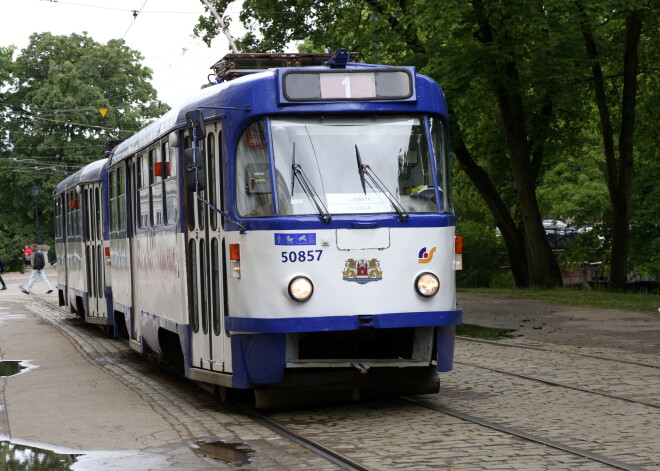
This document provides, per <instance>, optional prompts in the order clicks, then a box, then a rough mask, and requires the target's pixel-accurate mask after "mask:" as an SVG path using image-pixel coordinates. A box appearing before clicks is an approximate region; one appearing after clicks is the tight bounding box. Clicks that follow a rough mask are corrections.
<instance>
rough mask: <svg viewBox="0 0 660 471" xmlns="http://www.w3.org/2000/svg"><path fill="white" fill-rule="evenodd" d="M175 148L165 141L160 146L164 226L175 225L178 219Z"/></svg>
mask: <svg viewBox="0 0 660 471" xmlns="http://www.w3.org/2000/svg"><path fill="white" fill-rule="evenodd" d="M176 153H177V148H176V147H170V146H169V145H168V143H167V141H164V142H163V143H162V144H161V155H162V159H163V170H162V178H163V180H164V181H165V188H164V192H165V194H164V199H165V208H164V215H163V220H164V221H165V224H167V225H168V226H169V225H172V224H176V223H177V221H178V219H179V217H178V216H179V203H178V199H177V185H176Z"/></svg>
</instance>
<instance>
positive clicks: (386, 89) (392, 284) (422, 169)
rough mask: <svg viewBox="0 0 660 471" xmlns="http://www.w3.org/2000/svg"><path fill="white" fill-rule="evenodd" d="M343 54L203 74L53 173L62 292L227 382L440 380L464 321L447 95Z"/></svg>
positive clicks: (189, 369)
mask: <svg viewBox="0 0 660 471" xmlns="http://www.w3.org/2000/svg"><path fill="white" fill-rule="evenodd" d="M259 56H261V55H250V56H249V57H252V58H254V57H259ZM289 56H290V55H289ZM346 59H347V54H344V53H341V52H340V53H338V54H337V55H336V56H334V57H333V59H332V60H331V61H330V62H329V63H328V64H327V65H321V66H310V67H281V68H272V69H268V70H264V71H256V72H254V73H251V74H249V75H244V76H242V77H239V78H236V79H234V80H230V81H224V82H222V83H219V84H217V85H214V86H211V87H208V88H206V89H203V90H202V91H200V93H199V94H198V95H197V96H195V97H194V98H193V99H191V100H189V101H188V102H186V103H184V104H183V105H181V106H180V107H178V108H176V109H173V110H171V111H170V112H168V113H167V114H165V115H164V116H163V117H161V118H160V119H158V120H156V121H155V122H153V123H152V124H151V125H149V126H147V127H146V128H144V129H143V130H142V131H140V132H138V133H137V134H135V135H134V136H133V137H131V138H129V139H127V140H126V141H124V142H122V143H121V144H119V145H118V146H117V147H116V148H115V149H114V150H113V152H112V153H111V155H110V157H109V158H108V159H106V160H104V161H100V162H97V163H94V164H91V165H90V166H89V168H86V169H83V170H82V171H81V172H79V175H78V176H72V177H69V179H67V180H65V181H64V182H62V184H60V186H58V189H57V190H56V192H55V201H56V226H57V227H56V236H57V244H56V245H57V247H56V248H57V251H58V287H59V291H60V301H61V303H62V304H66V305H70V306H71V307H72V310H75V311H77V312H78V313H79V314H81V316H83V317H84V319H85V320H87V321H91V322H96V323H101V324H105V325H108V326H110V327H112V328H113V329H114V332H115V333H116V335H118V336H121V337H124V338H125V339H126V340H128V342H129V343H130V345H131V347H132V348H133V349H135V350H137V351H139V352H142V353H148V352H153V353H156V354H159V355H160V356H161V357H162V359H163V361H165V362H166V363H169V364H170V365H172V366H173V367H174V369H175V370H177V371H179V372H180V373H182V374H184V375H185V376H187V377H189V378H191V379H194V380H197V381H201V382H205V383H210V384H214V385H217V386H219V387H220V390H221V391H222V392H228V391H232V390H241V389H243V390H255V391H257V392H258V393H259V394H262V393H276V392H285V393H288V392H290V391H294V390H309V389H316V390H319V391H321V390H322V391H333V393H334V394H338V393H339V392H340V391H341V392H345V393H347V394H349V395H350V396H352V397H356V396H360V395H363V394H371V393H374V392H376V393H377V392H387V393H409V394H414V393H428V392H434V391H437V390H438V388H439V381H438V371H448V370H450V369H451V368H452V362H453V352H454V335H455V326H456V325H457V324H459V323H460V322H461V311H460V310H459V309H457V305H456V295H455V270H456V269H459V268H460V252H461V250H460V245H461V244H460V239H457V238H456V237H455V235H454V225H455V216H454V214H453V208H452V201H451V196H450V195H451V184H450V166H449V151H448V131H447V130H448V119H447V106H446V103H445V99H444V95H443V93H442V91H441V89H440V87H439V86H438V85H437V84H436V83H435V82H433V81H432V80H431V79H429V78H428V77H425V76H422V75H419V74H417V73H416V71H415V69H414V68H412V67H388V66H376V65H367V64H357V63H351V62H347V61H346ZM232 60H234V61H235V60H237V59H236V58H235V57H234V58H232Z"/></svg>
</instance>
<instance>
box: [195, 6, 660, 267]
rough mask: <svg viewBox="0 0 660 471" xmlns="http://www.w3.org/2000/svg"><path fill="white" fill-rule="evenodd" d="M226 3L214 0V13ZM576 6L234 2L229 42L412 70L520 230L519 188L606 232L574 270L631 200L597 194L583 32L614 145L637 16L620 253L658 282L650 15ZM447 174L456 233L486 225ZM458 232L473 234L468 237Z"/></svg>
mask: <svg viewBox="0 0 660 471" xmlns="http://www.w3.org/2000/svg"><path fill="white" fill-rule="evenodd" d="M228 3H229V2H228V1H227V0H216V1H214V4H215V6H216V8H217V10H218V11H224V10H225V8H226V6H227V4H228ZM584 3H585V4H584V5H582V4H581V2H579V1H578V2H569V3H567V2H564V1H559V0H547V1H545V2H543V3H538V2H500V1H494V0H475V1H471V2H465V1H462V0H447V1H443V2H437V1H431V0H410V1H406V2H393V1H389V0H378V1H364V0H348V1H344V0H342V1H334V0H324V1H322V2H318V1H316V0H246V1H245V2H244V3H243V10H242V12H241V14H240V16H239V20H240V21H241V22H242V23H243V25H244V26H245V27H246V28H248V30H249V34H248V35H246V36H245V37H244V38H241V39H240V40H239V41H238V44H239V47H240V48H241V50H243V51H244V52H270V51H273V52H276V51H282V50H284V49H285V48H286V46H287V44H290V43H291V42H292V41H304V43H303V45H302V46H301V50H304V51H307V52H311V51H316V52H319V51H322V50H325V47H327V46H329V47H331V48H332V49H336V48H337V47H347V48H351V49H352V50H353V51H357V52H358V59H359V60H361V61H365V62H373V63H386V64H394V65H414V66H416V67H417V68H418V69H419V70H420V71H421V72H422V73H424V74H426V75H429V76H430V77H432V78H434V79H435V80H437V81H438V82H439V83H440V84H441V85H442V86H443V88H444V90H445V93H446V95H447V98H448V101H449V103H450V106H451V118H452V135H453V136H454V139H456V138H457V137H460V138H461V139H462V141H463V142H464V143H465V146H466V148H467V149H468V150H469V152H470V154H471V156H472V158H473V160H474V161H475V162H476V163H477V164H478V165H479V166H480V168H481V169H483V170H484V171H485V172H486V173H487V175H488V179H489V180H490V182H492V184H493V186H494V188H495V189H496V190H497V192H498V197H499V198H500V199H501V200H502V201H503V203H504V205H505V207H506V208H507V209H508V211H509V214H510V216H511V218H512V219H513V221H514V222H515V224H516V226H517V229H518V232H522V229H523V228H524V227H525V224H527V223H528V222H527V221H528V220H529V217H528V215H524V214H523V209H525V208H526V207H528V206H525V205H524V204H523V203H521V201H520V193H521V189H527V188H535V189H536V190H537V191H536V197H537V199H538V204H539V211H540V213H541V215H544V216H551V217H553V218H558V219H564V220H567V221H568V222H573V224H575V225H582V224H585V223H600V225H599V227H603V228H604V230H603V231H601V232H600V233H599V235H601V236H603V235H604V236H605V237H606V240H605V241H601V240H600V239H596V240H594V239H593V238H591V239H590V240H587V239H589V237H582V238H580V239H581V240H579V241H578V243H576V244H575V245H573V247H572V248H571V250H567V251H566V252H565V256H566V257H567V260H569V261H577V260H579V259H581V258H583V257H587V256H589V255H590V254H593V251H594V250H596V249H598V248H605V249H608V248H610V247H611V243H610V239H611V238H612V235H611V234H612V230H611V227H609V226H610V225H611V223H612V222H614V221H615V220H618V219H614V218H613V217H612V201H613V199H615V200H616V199H619V200H621V199H622V198H623V199H624V200H625V199H626V198H628V197H629V196H627V195H626V192H625V189H624V191H623V192H621V193H620V194H618V195H614V196H612V195H610V193H609V192H608V185H607V182H608V178H609V179H610V180H612V179H613V180H614V181H616V180H617V178H614V177H613V176H612V175H613V172H612V170H613V168H614V170H616V165H615V166H614V167H613V168H608V167H607V166H606V164H605V156H604V148H605V145H604V143H603V138H602V135H601V129H602V122H601V119H602V115H601V114H600V111H599V108H598V106H597V105H596V99H595V93H594V81H593V69H592V67H593V66H594V65H595V61H594V60H593V59H590V58H589V55H588V54H587V48H586V45H585V37H584V32H585V30H589V31H591V32H592V34H593V38H594V42H595V45H596V47H597V57H598V61H599V63H600V65H601V67H602V70H603V74H604V76H605V78H606V84H605V85H606V90H605V93H606V98H607V104H608V106H609V118H610V120H611V121H612V123H613V136H612V138H613V140H614V141H616V140H617V139H618V138H619V137H620V136H619V133H620V132H621V129H622V127H623V126H622V124H621V123H622V120H621V116H622V109H623V108H622V104H623V101H622V89H623V71H624V70H623V69H624V67H623V65H624V58H625V44H626V33H627V31H626V18H627V17H628V16H629V15H630V13H631V12H638V11H641V12H642V19H643V27H642V35H641V38H640V45H639V54H638V56H639V63H640V68H639V70H640V73H639V74H638V76H637V81H638V100H639V106H638V111H637V115H638V119H637V128H636V132H635V135H634V139H635V151H636V154H635V169H636V172H637V179H636V180H635V183H634V184H635V186H634V188H633V192H632V205H633V207H632V212H631V220H630V227H631V229H632V232H631V240H630V244H631V245H630V247H631V262H632V263H633V264H634V266H635V267H636V269H639V270H642V271H644V272H645V273H655V274H656V276H657V274H658V263H659V262H658V259H657V254H658V252H660V251H659V250H658V246H659V244H660V242H658V240H659V239H660V231H659V230H658V226H657V222H656V220H657V216H655V218H654V215H657V214H658V212H659V211H658V210H659V209H660V208H658V207H657V205H658V203H657V201H659V198H658V197H657V191H658V190H657V189H656V187H657V185H654V184H653V182H654V181H655V182H657V181H658V172H659V170H658V167H659V165H660V164H659V162H660V159H659V158H658V155H657V149H656V148H657V142H658V136H659V135H660V133H659V132H658V130H659V124H658V120H657V116H655V115H656V114H657V110H658V109H660V94H659V92H658V90H660V87H658V83H659V82H660V80H659V79H660V76H659V74H660V72H659V70H658V68H657V64H658V62H659V61H660V57H659V55H660V53H659V48H658V47H657V38H656V36H657V33H656V32H657V31H658V29H659V28H660V25H659V21H658V11H657V6H655V5H654V3H653V2H651V1H650V0H640V1H637V2H630V1H628V0H598V1H592V2H584ZM486 26H488V27H486ZM218 32H219V30H218V29H217V26H215V24H214V22H213V21H212V20H211V19H210V18H209V17H208V15H207V17H206V18H201V19H200V23H199V24H198V27H197V29H196V33H197V34H204V35H205V36H204V37H205V39H206V38H208V37H209V36H213V35H215V34H217V33H218ZM489 35H490V36H489ZM516 100H519V104H520V106H519V107H518V108H517V110H518V111H519V115H517V116H513V117H512V116H508V115H507V109H508V110H510V109H513V108H512V107H511V106H510V105H511V103H512V102H513V101H516ZM507 107H508V108H507ZM503 110H504V111H503ZM653 110H656V111H655V112H654V111H653ZM514 124H515V125H516V126H518V128H517V129H518V130H519V136H520V135H523V138H521V139H519V141H518V144H519V150H520V149H522V154H525V153H527V154H528V155H527V157H526V158H522V159H520V158H519V159H518V160H517V161H516V160H514V159H513V157H512V152H511V141H510V139H511V138H510V136H511V134H510V133H509V135H507V133H506V132H505V131H506V130H507V129H510V128H509V127H510V126H512V125H514ZM526 151H528V152H526ZM637 159H642V160H644V163H638V162H637ZM521 163H522V164H524V165H527V164H529V168H530V174H531V177H530V178H529V179H528V180H527V181H516V177H515V176H514V173H515V172H514V171H513V168H514V166H515V165H517V164H521ZM624 167H625V165H624ZM614 173H615V172H614ZM455 177H456V182H457V184H456V185H455V192H456V197H455V201H456V210H457V215H458V219H459V221H458V223H459V228H460V226H461V225H463V224H466V221H467V222H470V221H475V222H478V221H485V224H486V226H488V225H492V224H493V217H492V216H491V215H489V214H488V213H487V212H486V211H485V209H486V206H485V205H484V204H483V203H479V202H478V199H479V198H481V196H478V193H477V192H476V191H475V188H474V187H472V188H470V186H469V185H466V184H463V183H464V181H465V174H462V170H458V169H457V170H456V171H455ZM460 179H463V182H460V181H459V180H460ZM654 179H655V180H654ZM624 186H625V185H624ZM525 203H526V204H535V202H534V201H526V202H525ZM619 219H620V218H619ZM619 222H620V223H622V224H626V221H619ZM482 224H483V222H482ZM484 230H485V231H486V230H487V229H486V228H484ZM488 230H489V229H488ZM467 232H473V229H472V228H471V227H468V228H467ZM594 234H595V233H594ZM526 235H527V234H526ZM525 243H529V241H526V242H525ZM598 244H600V245H598ZM610 259H611V257H610V256H608V257H607V258H605V259H604V261H605V262H606V263H609V260H610ZM461 276H462V277H463V276H465V273H463V274H462V275H461Z"/></svg>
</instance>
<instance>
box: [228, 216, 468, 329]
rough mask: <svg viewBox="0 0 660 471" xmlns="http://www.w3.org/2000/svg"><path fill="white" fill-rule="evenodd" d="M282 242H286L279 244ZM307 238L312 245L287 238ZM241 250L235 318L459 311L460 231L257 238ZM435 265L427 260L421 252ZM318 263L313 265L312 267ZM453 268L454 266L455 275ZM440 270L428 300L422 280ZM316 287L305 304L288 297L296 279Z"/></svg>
mask: <svg viewBox="0 0 660 471" xmlns="http://www.w3.org/2000/svg"><path fill="white" fill-rule="evenodd" d="M278 238H282V239H283V242H281V243H280V244H278V243H277V239H278ZM287 238H288V239H290V240H292V241H293V240H296V239H301V238H306V239H307V240H311V241H313V242H305V243H304V245H293V243H287V242H286V239H287ZM232 241H235V242H236V243H239V244H240V251H241V260H240V262H241V278H240V279H239V278H229V283H230V285H229V286H230V291H231V293H232V298H231V299H232V303H231V312H232V313H233V314H232V316H236V317H245V318H278V317H314V316H346V315H385V314H388V313H403V312H407V313H410V315H411V316H413V315H414V313H417V312H428V311H449V310H453V309H455V306H456V299H455V289H454V286H455V285H454V282H455V280H454V277H455V272H454V271H453V270H451V266H452V262H453V260H454V227H445V228H427V229H425V228H419V229H414V230H411V229H393V228H378V229H335V230H319V231H277V232H266V231H263V232H262V231H254V232H250V233H248V234H245V235H243V236H238V237H232ZM424 248H426V250H427V252H428V251H432V253H433V256H432V258H430V259H429V258H423V257H422V258H420V257H419V253H420V250H422V249H424ZM310 259H312V260H310ZM447 267H449V268H448V269H447ZM429 270H432V271H433V272H435V273H437V274H438V277H439V280H440V291H439V292H438V294H437V295H435V296H434V297H433V298H423V297H421V296H419V295H418V294H417V293H416V292H415V290H414V287H413V285H414V282H415V279H416V277H417V276H418V275H419V274H421V273H423V272H427V271H429ZM297 275H304V276H306V277H308V278H309V279H310V280H312V282H313V283H314V285H315V290H314V295H313V296H312V297H311V298H310V300H309V301H307V302H305V303H298V302H296V301H293V300H292V299H291V298H290V296H289V295H288V293H287V288H288V283H289V281H290V280H291V278H292V277H294V276H297Z"/></svg>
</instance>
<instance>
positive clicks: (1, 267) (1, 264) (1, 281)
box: [0, 258, 7, 291]
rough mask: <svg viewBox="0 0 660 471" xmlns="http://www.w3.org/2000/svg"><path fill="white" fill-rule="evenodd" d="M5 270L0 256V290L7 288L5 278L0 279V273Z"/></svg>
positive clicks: (0, 276)
mask: <svg viewBox="0 0 660 471" xmlns="http://www.w3.org/2000/svg"><path fill="white" fill-rule="evenodd" d="M4 272H5V261H4V260H3V259H1V258H0V283H2V288H0V291H1V290H3V289H7V285H6V284H5V280H3V279H2V274H3V273H4Z"/></svg>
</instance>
